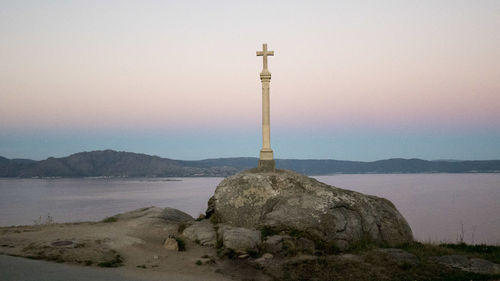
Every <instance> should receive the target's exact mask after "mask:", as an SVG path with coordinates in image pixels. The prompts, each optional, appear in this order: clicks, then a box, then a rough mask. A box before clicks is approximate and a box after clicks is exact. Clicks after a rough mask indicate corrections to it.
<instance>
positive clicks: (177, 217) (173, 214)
mask: <svg viewBox="0 0 500 281" xmlns="http://www.w3.org/2000/svg"><path fill="white" fill-rule="evenodd" d="M159 217H160V218H161V219H163V220H165V221H167V222H170V223H181V222H187V221H192V220H194V219H193V217H191V216H190V215H188V214H186V213H184V212H183V211H180V210H177V209H174V208H165V209H163V211H162V212H161V213H160V215H159Z"/></svg>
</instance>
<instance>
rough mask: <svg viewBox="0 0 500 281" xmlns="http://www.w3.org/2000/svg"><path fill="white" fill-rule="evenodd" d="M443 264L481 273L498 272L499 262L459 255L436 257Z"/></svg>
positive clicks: (499, 270) (499, 269)
mask: <svg viewBox="0 0 500 281" xmlns="http://www.w3.org/2000/svg"><path fill="white" fill-rule="evenodd" d="M437 261H438V262H439V263H441V264H443V265H446V266H449V267H452V268H457V269H461V270H464V271H470V272H475V273H483V274H500V264H496V263H493V262H490V261H487V260H483V259H478V258H470V259H469V258H468V257H466V256H460V255H447V256H441V257H439V258H437Z"/></svg>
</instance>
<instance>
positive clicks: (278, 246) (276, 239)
mask: <svg viewBox="0 0 500 281" xmlns="http://www.w3.org/2000/svg"><path fill="white" fill-rule="evenodd" d="M262 246H263V248H264V250H265V251H267V252H270V253H273V254H277V253H279V252H281V250H282V249H283V236H281V235H273V236H269V237H267V238H266V240H265V241H264V243H263V245H262Z"/></svg>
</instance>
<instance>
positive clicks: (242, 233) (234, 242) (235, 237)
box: [219, 225, 261, 254]
mask: <svg viewBox="0 0 500 281" xmlns="http://www.w3.org/2000/svg"><path fill="white" fill-rule="evenodd" d="M219 233H220V236H221V237H222V244H223V245H224V247H226V248H227V249H231V250H233V251H235V252H236V253H240V254H246V253H247V251H248V250H256V249H257V246H258V245H259V244H260V242H261V238H260V231H257V230H251V229H248V228H243V227H230V226H227V225H222V226H219Z"/></svg>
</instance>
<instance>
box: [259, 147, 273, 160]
mask: <svg viewBox="0 0 500 281" xmlns="http://www.w3.org/2000/svg"><path fill="white" fill-rule="evenodd" d="M273 159H274V155H273V150H272V149H270V148H263V149H261V150H260V160H273Z"/></svg>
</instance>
